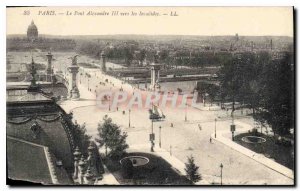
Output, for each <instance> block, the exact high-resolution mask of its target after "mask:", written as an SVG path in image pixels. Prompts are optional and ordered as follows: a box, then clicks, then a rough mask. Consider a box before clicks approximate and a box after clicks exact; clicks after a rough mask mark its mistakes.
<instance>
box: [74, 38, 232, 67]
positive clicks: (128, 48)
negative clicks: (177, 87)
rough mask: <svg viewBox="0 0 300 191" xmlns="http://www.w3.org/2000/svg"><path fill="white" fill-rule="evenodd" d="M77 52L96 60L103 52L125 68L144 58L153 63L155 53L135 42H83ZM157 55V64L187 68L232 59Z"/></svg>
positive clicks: (226, 55) (181, 52) (191, 53)
mask: <svg viewBox="0 0 300 191" xmlns="http://www.w3.org/2000/svg"><path fill="white" fill-rule="evenodd" d="M77 51H78V52H79V53H81V54H85V55H88V56H91V57H93V58H98V59H99V58H100V55H101V52H102V51H104V52H105V54H106V56H107V58H108V59H109V60H112V61H114V62H117V63H121V64H125V65H127V66H130V65H132V64H134V63H141V62H143V61H144V59H145V58H147V60H148V61H150V62H153V61H154V55H155V54H156V53H157V50H156V49H155V48H154V47H152V46H150V45H148V46H145V45H144V46H141V45H139V44H138V42H135V41H130V42H121V43H120V44H116V45H114V46H110V45H109V44H108V43H100V42H94V41H84V42H81V43H78V44H77ZM158 54H159V62H160V63H162V64H165V65H166V66H189V67H205V66H219V65H220V64H221V63H224V62H225V61H226V60H229V59H231V57H232V55H231V53H230V52H224V51H223V52H213V51H203V50H198V49H195V50H187V49H176V50H170V49H168V48H161V49H160V50H159V53H158Z"/></svg>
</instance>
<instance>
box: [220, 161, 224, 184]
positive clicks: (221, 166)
mask: <svg viewBox="0 0 300 191" xmlns="http://www.w3.org/2000/svg"><path fill="white" fill-rule="evenodd" d="M220 168H221V185H222V184H223V183H222V178H223V177H222V176H223V164H222V163H221V165H220Z"/></svg>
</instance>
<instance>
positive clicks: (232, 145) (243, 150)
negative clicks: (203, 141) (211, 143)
mask: <svg viewBox="0 0 300 191" xmlns="http://www.w3.org/2000/svg"><path fill="white" fill-rule="evenodd" d="M235 124H236V125H239V126H242V127H244V128H243V129H242V130H239V131H238V132H239V133H242V132H247V131H248V130H250V129H252V128H253V127H252V126H251V125H248V124H246V123H243V122H240V121H236V122H235ZM228 133H229V132H228V131H219V132H218V136H217V138H215V137H214V133H213V134H211V138H212V139H214V140H216V141H219V142H221V143H223V144H225V145H227V146H228V147H230V148H232V149H234V150H236V151H238V152H240V153H242V154H244V155H246V156H248V157H249V158H252V159H253V160H255V161H257V162H259V163H261V164H263V165H265V166H266V167H268V168H270V169H272V170H274V171H277V172H279V173H280V174H283V175H284V176H286V177H288V178H290V179H292V180H294V172H293V171H292V170H291V169H289V168H287V167H285V166H283V165H281V164H279V163H277V162H275V161H273V160H271V159H269V158H267V157H265V156H264V155H262V154H258V153H256V152H253V151H251V150H249V149H247V148H245V147H243V146H241V145H239V144H237V143H235V142H233V141H232V140H231V139H230V138H228V137H225V136H224V134H228Z"/></svg>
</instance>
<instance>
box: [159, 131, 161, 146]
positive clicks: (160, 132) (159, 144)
mask: <svg viewBox="0 0 300 191" xmlns="http://www.w3.org/2000/svg"><path fill="white" fill-rule="evenodd" d="M159 148H161V126H159Z"/></svg>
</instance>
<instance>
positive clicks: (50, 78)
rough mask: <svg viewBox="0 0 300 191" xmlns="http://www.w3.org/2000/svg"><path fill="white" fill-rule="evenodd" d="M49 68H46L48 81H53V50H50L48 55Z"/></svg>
mask: <svg viewBox="0 0 300 191" xmlns="http://www.w3.org/2000/svg"><path fill="white" fill-rule="evenodd" d="M46 56H47V61H48V64H47V69H46V81H47V82H52V78H53V70H52V58H53V55H52V54H51V52H49V53H48V54H47V55H46Z"/></svg>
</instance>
